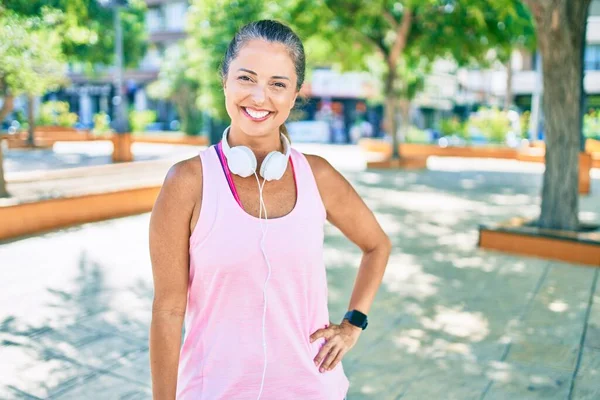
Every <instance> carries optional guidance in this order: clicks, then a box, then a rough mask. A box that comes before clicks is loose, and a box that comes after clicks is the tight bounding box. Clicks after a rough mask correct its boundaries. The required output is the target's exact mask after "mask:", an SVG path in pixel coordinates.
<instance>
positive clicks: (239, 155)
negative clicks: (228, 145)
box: [227, 146, 256, 178]
mask: <svg viewBox="0 0 600 400" xmlns="http://www.w3.org/2000/svg"><path fill="white" fill-rule="evenodd" d="M227 164H228V165H229V169H230V170H231V172H233V173H234V174H236V175H239V176H241V177H242V178H246V177H248V176H250V175H252V174H253V173H254V172H255V171H256V157H255V156H254V153H253V152H252V150H250V149H249V148H248V147H246V146H236V147H233V148H232V149H231V150H230V151H229V155H228V156H227Z"/></svg>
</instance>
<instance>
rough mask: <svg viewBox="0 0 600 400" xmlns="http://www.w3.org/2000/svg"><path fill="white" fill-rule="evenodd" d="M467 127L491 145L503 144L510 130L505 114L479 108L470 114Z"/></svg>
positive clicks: (496, 110) (500, 111) (491, 109)
mask: <svg viewBox="0 0 600 400" xmlns="http://www.w3.org/2000/svg"><path fill="white" fill-rule="evenodd" d="M468 127H469V129H472V130H474V131H476V132H479V133H480V134H482V135H483V136H484V137H485V138H486V139H487V140H489V141H490V142H492V143H503V142H504V141H505V139H506V134H507V133H508V132H509V131H510V130H511V126H510V120H509V119H508V115H507V112H506V111H502V110H499V109H497V108H481V109H479V110H478V111H477V112H476V113H473V114H471V116H470V117H469V121H468Z"/></svg>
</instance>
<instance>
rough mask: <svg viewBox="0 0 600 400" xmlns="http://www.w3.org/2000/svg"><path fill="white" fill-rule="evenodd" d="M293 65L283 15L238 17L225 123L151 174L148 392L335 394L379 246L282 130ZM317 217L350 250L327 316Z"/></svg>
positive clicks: (250, 396)
mask: <svg viewBox="0 0 600 400" xmlns="http://www.w3.org/2000/svg"><path fill="white" fill-rule="evenodd" d="M304 69H305V60H304V48H303V46H302V42H301V41H300V39H299V38H298V36H296V34H295V33H294V32H292V30H290V29H289V28H288V27H287V26H285V25H283V24H281V23H278V22H275V21H258V22H254V23H251V24H249V25H246V26H244V27H243V28H242V29H241V30H240V31H239V32H238V33H237V34H236V35H235V37H234V38H233V40H232V41H231V43H230V45H229V48H228V50H227V53H226V54H225V58H224V62H223V65H222V69H221V74H222V79H223V80H222V82H223V91H224V93H225V103H226V104H225V105H226V108H227V113H228V114H229V117H230V118H231V125H230V126H229V127H228V128H227V129H226V130H225V132H223V139H222V140H221V142H220V143H219V144H217V145H215V146H212V147H209V148H208V149H206V150H202V151H201V152H200V154H199V156H198V157H194V158H191V159H189V160H185V161H182V162H180V163H178V164H176V165H174V166H173V167H172V168H171V170H170V171H169V173H168V175H167V177H166V179H165V183H164V185H163V187H162V189H161V193H160V195H159V197H158V199H157V201H156V204H155V206H154V209H153V211H152V218H151V223H150V254H151V257H152V268H153V274H154V287H155V295H154V303H153V310H152V325H151V329H150V359H151V370H152V381H153V392H154V398H155V400H156V399H161V400H162V399H169V400H170V399H173V398H178V399H183V400H187V399H190V400H191V399H193V400H204V399H210V400H225V399H227V400H229V399H232V400H254V399H261V398H262V399H265V400H270V399H277V400H297V399H303V400H322V399H328V400H342V399H344V398H345V396H346V394H347V391H348V388H349V381H348V379H347V377H346V375H345V373H344V369H343V366H342V363H341V360H342V358H343V357H344V355H345V354H346V353H347V352H348V351H349V350H350V349H351V348H352V347H354V345H355V344H356V342H357V340H358V338H359V336H360V334H361V332H362V330H363V329H365V328H366V327H367V315H366V314H367V313H368V311H369V308H370V307H371V304H372V302H373V299H374V297H375V294H376V292H377V290H378V288H379V286H380V284H381V280H382V277H383V274H384V271H385V267H386V264H387V260H388V257H389V254H390V248H391V246H390V241H389V239H388V237H387V236H386V234H385V233H384V232H383V231H382V229H381V227H380V226H379V224H378V223H377V220H376V219H375V217H374V216H373V213H372V212H371V211H370V210H369V209H368V208H367V206H366V205H365V204H364V202H363V201H362V199H361V198H360V197H359V196H358V195H357V193H356V192H355V191H354V189H353V188H352V187H351V186H350V184H349V183H348V181H346V179H344V177H343V176H342V175H341V174H340V173H339V172H337V171H336V170H335V169H334V168H333V167H332V166H331V165H330V164H329V163H328V162H327V161H326V160H324V159H322V158H320V157H317V156H312V155H305V154H302V153H300V152H298V151H297V150H295V149H294V148H293V147H292V146H291V144H290V142H289V140H288V139H287V137H286V135H285V133H286V130H285V125H284V124H285V121H286V119H287V118H288V116H289V114H290V110H291V109H292V108H293V107H294V104H295V102H296V99H297V97H298V93H299V91H300V88H301V87H302V83H303V82H304ZM267 183H268V184H267ZM326 220H329V221H330V222H331V223H332V224H333V225H335V226H336V227H338V228H339V229H340V230H341V231H342V233H343V234H344V235H345V236H347V237H348V238H349V239H350V240H351V241H353V242H354V243H355V244H356V245H357V246H358V247H360V248H361V250H362V251H363V259H362V263H361V266H360V269H359V272H358V276H357V279H356V284H355V288H354V291H353V293H352V297H351V299H350V302H349V307H348V312H347V313H346V314H345V315H344V317H343V318H341V319H342V321H341V322H340V324H335V323H332V322H330V320H329V312H328V309H327V304H328V299H327V293H328V290H327V275H326V270H325V265H324V262H323V246H324V224H325V221H326ZM184 320H185V337H184V339H183V344H181V335H180V332H181V325H182V323H183V321H184Z"/></svg>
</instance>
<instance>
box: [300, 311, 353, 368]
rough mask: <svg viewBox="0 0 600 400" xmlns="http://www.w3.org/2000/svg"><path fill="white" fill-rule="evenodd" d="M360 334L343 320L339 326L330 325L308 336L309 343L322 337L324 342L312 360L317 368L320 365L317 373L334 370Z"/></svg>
mask: <svg viewBox="0 0 600 400" xmlns="http://www.w3.org/2000/svg"><path fill="white" fill-rule="evenodd" d="M361 333H362V329H361V328H359V327H357V326H354V325H352V324H351V323H349V322H348V321H347V320H343V321H342V323H341V324H339V325H336V324H333V323H330V324H329V326H328V327H327V328H322V329H319V330H317V331H315V332H314V333H313V334H312V335H310V342H311V343H312V342H314V341H315V340H317V339H318V338H322V337H323V338H325V340H326V342H325V344H324V345H323V347H321V350H320V351H319V353H318V354H317V356H316V357H315V360H314V361H315V365H316V366H317V367H318V366H319V365H321V368H319V371H320V372H325V371H331V370H332V369H334V368H335V367H336V365H337V364H338V363H339V362H340V361H341V360H342V357H344V355H345V354H346V353H347V352H348V351H349V350H350V349H351V348H353V347H354V345H355V344H356V342H357V341H358V337H359V336H360V334H361ZM321 362H322V364H321Z"/></svg>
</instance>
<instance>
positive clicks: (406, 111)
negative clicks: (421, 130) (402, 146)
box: [399, 98, 410, 143]
mask: <svg viewBox="0 0 600 400" xmlns="http://www.w3.org/2000/svg"><path fill="white" fill-rule="evenodd" d="M399 108H400V115H401V117H402V125H401V126H400V137H401V139H402V140H400V142H402V143H403V142H405V141H406V137H407V136H408V131H409V129H410V100H409V99H407V98H403V99H400V101H399Z"/></svg>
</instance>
